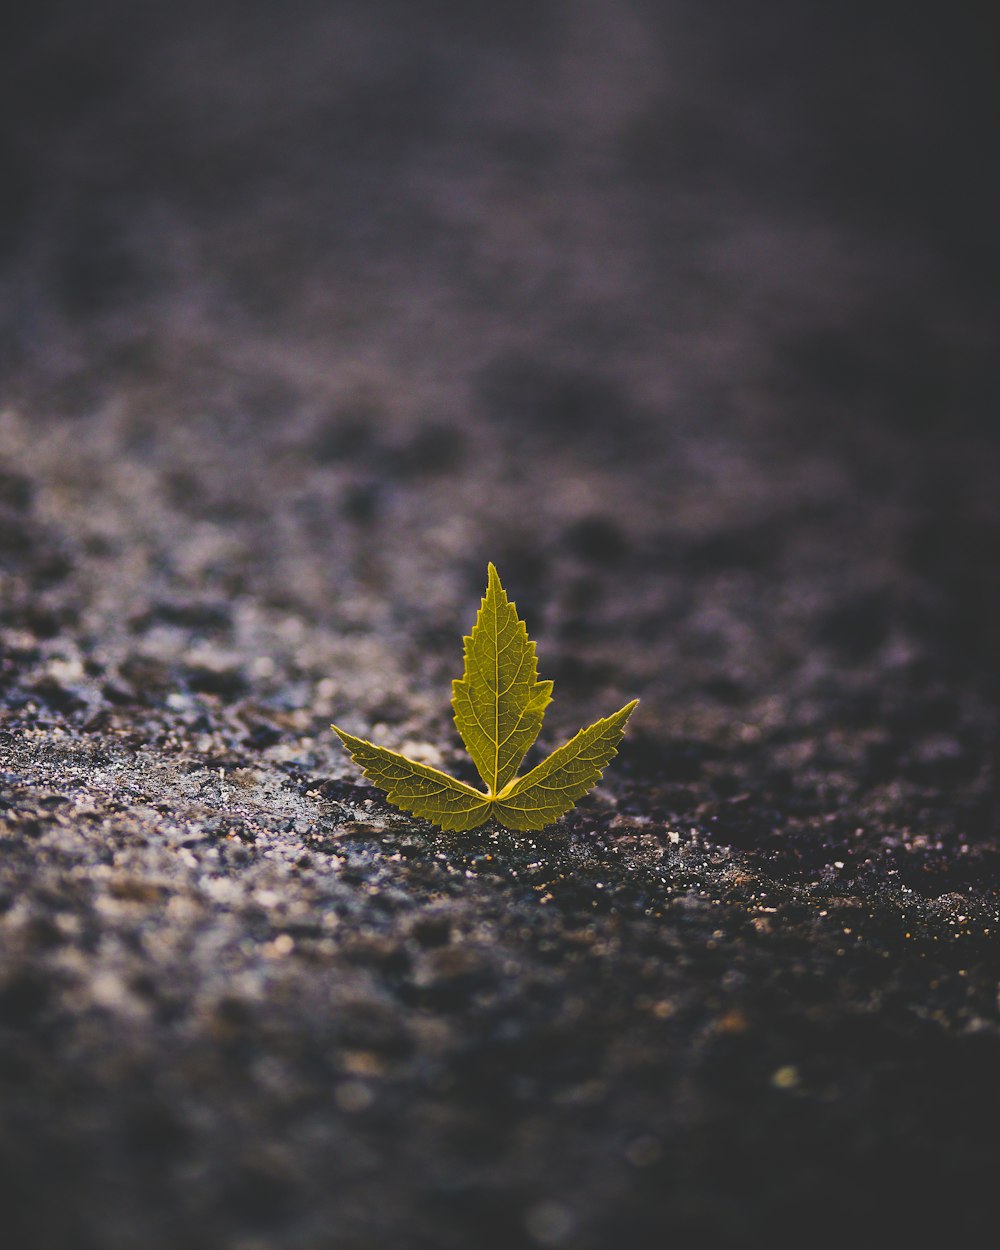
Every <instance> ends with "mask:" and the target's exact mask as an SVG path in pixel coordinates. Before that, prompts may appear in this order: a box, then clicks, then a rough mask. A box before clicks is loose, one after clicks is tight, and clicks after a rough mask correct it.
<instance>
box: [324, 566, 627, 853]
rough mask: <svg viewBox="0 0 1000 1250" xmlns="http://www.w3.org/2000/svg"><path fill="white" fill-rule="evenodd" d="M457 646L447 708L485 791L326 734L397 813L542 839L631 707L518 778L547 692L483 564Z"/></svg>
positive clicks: (593, 780)
mask: <svg viewBox="0 0 1000 1250" xmlns="http://www.w3.org/2000/svg"><path fill="white" fill-rule="evenodd" d="M464 642H465V672H464V674H463V675H462V677H461V678H460V679H458V680H456V681H454V682H452V699H451V705H452V708H453V709H454V712H455V725H456V727H457V728H458V732H459V734H460V735H461V737H462V741H463V742H464V743H465V747H466V750H467V751H468V752H469V754H470V755H471V756H472V761H473V763H474V764H475V765H476V768H477V769H478V770H479V775H480V777H482V779H483V784H484V785H485V786H486V790H485V791H482V790H477V789H476V788H475V787H474V786H469V785H466V784H465V782H464V781H456V779H455V778H454V777H449V776H448V774H447V773H443V772H441V771H440V769H437V768H431V767H429V766H428V765H427V764H418V763H417V762H416V760H411V759H408V758H407V757H406V756H405V755H400V754H399V753H398V752H396V751H389V750H387V749H386V748H385V747H379V746H375V745H374V744H373V743H371V742H366V741H365V740H364V738H355V737H354V735H353V734H349V733H346V732H345V731H344V730H343V729H338V728H337V726H336V725H333V726H332V729H333V731H334V733H336V734H337V736H338V737H339V738H340V740H341V742H342V743H343V744H344V746H345V747H346V748H347V750H348V751H349V753H350V756H351V759H353V760H354V762H355V764H357V765H358V766H359V767H360V768H361V770H362V772H363V773H364V774H365V776H366V777H367V778H368V779H369V780H370V781H373V782H374V783H375V785H377V786H378V787H379V788H380V789H381V790H384V791H385V792H386V796H387V798H388V799H389V802H390V803H392V804H393V805H394V806H395V807H399V808H402V810H403V811H405V812H411V813H412V814H413V815H414V816H420V817H422V818H423V819H425V820H430V821H432V822H433V823H434V824H436V825H438V826H440V828H442V829H453V830H456V831H458V832H461V831H463V830H465V829H475V828H476V827H477V826H478V825H482V824H484V823H485V822H486V821H487V820H489V819H490V818H491V817H492V818H493V819H495V820H498V821H499V822H500V823H501V824H503V825H506V826H507V827H508V828H509V829H544V828H545V826H546V825H548V824H551V823H552V821H554V820H558V818H559V817H560V816H564V815H565V814H566V813H567V812H568V811H569V810H570V808H571V807H572V806H573V805H574V803H576V801H577V799H580V798H582V797H583V796H584V795H585V794H586V793H587V791H588V790H590V789H591V788H592V787H593V786H595V785H596V784H597V782H598V781H599V780H600V778H601V773H602V772H603V771H604V769H605V767H606V766H607V764H608V762H609V761H610V760H611V759H613V758H614V756H615V755H616V754H617V753H618V744H619V742H621V740H622V735H623V734H624V733H625V725H626V723H627V721H628V718H629V717H630V716H631V715H632V711H633V709H634V708H635V706H636V704H637V703H638V702H639V700H638V699H633V700H632V702H631V703H627V704H626V705H625V706H624V707H623V708H621V709H619V711H617V712H615V713H614V714H613V715H611V716H606V717H605V718H604V719H603V720H599V721H595V722H594V724H593V725H590V726H589V727H588V728H587V729H581V730H580V732H579V733H578V734H577V735H576V737H575V738H572V739H571V740H570V741H569V742H567V743H566V744H565V746H561V747H560V748H559V749H558V750H557V751H553V752H552V754H551V755H550V756H548V758H546V759H544V760H542V762H541V763H540V764H537V765H536V766H535V767H534V768H532V769H531V770H530V772H527V773H525V774H524V776H523V777H518V776H517V770H518V768H519V767H520V765H521V761H522V760H523V759H524V757H525V755H526V754H527V752H528V750H529V748H530V747H531V746H532V744H533V743H534V741H535V739H536V738H537V737H538V733H539V730H540V729H541V727H542V720H543V718H544V716H545V709H546V708H547V707H548V705H549V704H550V703H551V702H552V682H550V681H539V680H538V662H537V660H536V659H535V644H534V643H533V642H532V641H531V640H530V639H529V637H528V631H527V629H526V628H525V625H524V621H522V620H521V619H520V617H519V616H518V615H517V609H516V607H515V606H514V604H513V603H511V602H510V600H509V599H508V598H507V592H506V591H505V590H504V588H503V586H501V584H500V578H499V576H498V574H497V571H496V569H495V568H494V567H493V565H492V564H491V565H490V566H489V573H488V581H487V585H486V594H485V595H484V597H483V602H482V605H481V606H480V609H479V614H478V616H477V617H476V623H475V625H474V626H473V628H472V633H471V634H469V635H468V637H466V638H465V640H464Z"/></svg>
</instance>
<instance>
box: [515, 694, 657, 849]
mask: <svg viewBox="0 0 1000 1250" xmlns="http://www.w3.org/2000/svg"><path fill="white" fill-rule="evenodd" d="M638 702H639V700H638V699H633V700H632V702H631V703H628V704H626V705H625V707H623V708H621V710H620V711H617V712H615V714H614V715H613V716H608V717H605V719H604V720H599V721H596V722H595V723H594V724H593V725H591V726H590V727H589V728H588V729H581V730H580V732H579V733H578V734H577V735H576V737H575V738H573V739H572V740H571V741H570V742H567V743H566V745H565V746H562V747H560V748H559V750H558V751H553V752H552V754H551V755H550V756H548V758H547V759H544V760H542V762H541V763H540V764H537V765H536V766H535V767H534V768H533V769H532V770H531V772H530V773H525V775H524V776H523V777H519V778H518V779H517V780H516V781H513V782H511V784H510V785H509V786H507V788H506V789H505V790H504V791H503V792H502V793H501V794H499V795H498V796H497V798H496V799H495V800H494V802H493V810H492V813H491V815H493V816H495V817H496V819H497V820H499V821H500V823H501V824H504V825H506V826H507V827H508V828H509V829H544V828H545V826H546V825H550V824H551V823H552V822H553V821H554V820H558V819H559V817H560V816H565V814H566V813H567V812H568V811H569V810H570V808H571V807H572V806H573V805H574V803H576V801H577V799H581V798H583V796H584V795H585V794H586V793H587V791H588V790H589V789H591V787H592V786H595V785H596V784H597V782H598V781H600V779H601V773H602V772H603V771H604V769H605V767H606V766H607V764H608V763H609V761H610V760H612V759H613V758H614V757H615V756H616V755H617V754H618V744H619V742H621V740H622V737H623V736H624V734H625V724H626V722H627V721H628V718H629V717H630V716H631V715H632V712H633V709H634V708H635V705H636V704H637V703H638Z"/></svg>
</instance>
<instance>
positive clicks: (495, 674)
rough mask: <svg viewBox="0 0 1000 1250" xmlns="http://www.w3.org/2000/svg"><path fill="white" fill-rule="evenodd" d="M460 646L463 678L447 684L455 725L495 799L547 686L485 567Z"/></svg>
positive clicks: (518, 757)
mask: <svg viewBox="0 0 1000 1250" xmlns="http://www.w3.org/2000/svg"><path fill="white" fill-rule="evenodd" d="M487 576H488V582H487V586H486V594H485V596H484V597H483V602H482V606H481V607H480V609H479V615H478V616H477V617H476V623H475V625H474V626H473V627H472V633H471V634H469V635H468V636H467V637H466V638H465V639H464V640H463V641H464V643H465V675H464V676H463V677H462V678H461V680H458V681H454V682H452V699H451V705H452V707H453V708H454V710H455V725H456V726H457V728H458V732H459V733H460V734H461V735H462V741H463V742H464V743H465V747H466V750H467V751H468V752H469V754H470V755H471V756H472V759H473V761H474V763H475V765H476V767H477V768H478V769H479V775H480V777H482V779H483V781H484V783H485V785H486V788H487V790H488V791H489V792H490V794H499V792H500V791H501V790H502V789H503V788H504V786H505V785H506V784H507V782H508V781H510V780H511V778H512V777H513V776H514V774H515V773H516V772H517V769H518V765H519V764H520V763H521V761H522V760H523V759H524V757H525V754H526V753H527V751H528V748H529V747H530V746H531V744H532V743H533V742H534V741H535V739H536V738H537V737H538V731H539V730H540V729H541V727H542V719H543V718H544V716H545V709H546V708H547V707H548V705H549V704H550V703H551V702H552V682H550V681H539V680H538V662H537V661H536V659H535V644H534V643H533V642H530V641H529V639H528V631H527V629H525V627H524V622H523V621H522V620H521V619H520V618H519V617H518V615H517V609H516V608H515V607H514V605H513V604H512V603H511V602H510V601H509V600H508V598H507V592H506V591H505V590H504V588H503V586H501V585H500V578H499V576H498V575H497V571H496V569H495V568H494V567H493V565H492V564H491V565H490V566H489V572H488V574H487Z"/></svg>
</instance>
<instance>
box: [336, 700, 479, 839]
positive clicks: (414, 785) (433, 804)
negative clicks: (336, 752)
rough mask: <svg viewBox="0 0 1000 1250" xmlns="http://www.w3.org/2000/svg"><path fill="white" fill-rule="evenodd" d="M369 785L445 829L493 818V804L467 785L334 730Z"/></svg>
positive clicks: (409, 810)
mask: <svg viewBox="0 0 1000 1250" xmlns="http://www.w3.org/2000/svg"><path fill="white" fill-rule="evenodd" d="M332 729H333V731H334V733H335V734H336V735H337V736H338V738H340V740H341V742H342V743H343V744H344V746H345V747H347V750H348V751H349V752H350V756H351V759H352V760H353V761H354V762H355V764H357V765H358V766H359V767H360V768H361V771H362V772H363V773H364V774H365V776H366V777H367V778H368V780H369V781H373V782H374V783H375V785H377V786H378V787H379V789H380V790H384V791H385V792H386V795H387V797H388V799H389V802H390V803H393V804H394V805H395V806H396V807H401V808H402V809H403V811H405V812H412V813H413V815H414V816H420V817H422V818H423V819H424V820H430V821H433V822H434V824H436V825H438V826H440V827H441V828H442V829H456V830H462V829H475V827H476V826H477V825H481V824H483V823H484V822H485V821H486V820H487V818H488V817H489V814H490V800H489V798H488V796H487V795H485V794H480V793H479V791H478V790H474V789H473V788H472V786H467V785H466V784H465V782H464V781H456V780H455V778H454V777H449V776H448V774H447V773H442V772H440V771H439V770H438V769H436V768H431V767H429V766H428V765H427V764H418V763H417V762H416V761H415V760H410V759H407V758H406V756H405V755H400V754H399V753H398V752H396V751H389V750H386V748H385V747H377V746H375V745H374V743H371V742H366V741H365V740H364V738H355V737H354V735H353V734H349V733H346V732H345V731H344V730H343V729H338V728H337V726H336V725H333V726H332Z"/></svg>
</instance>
